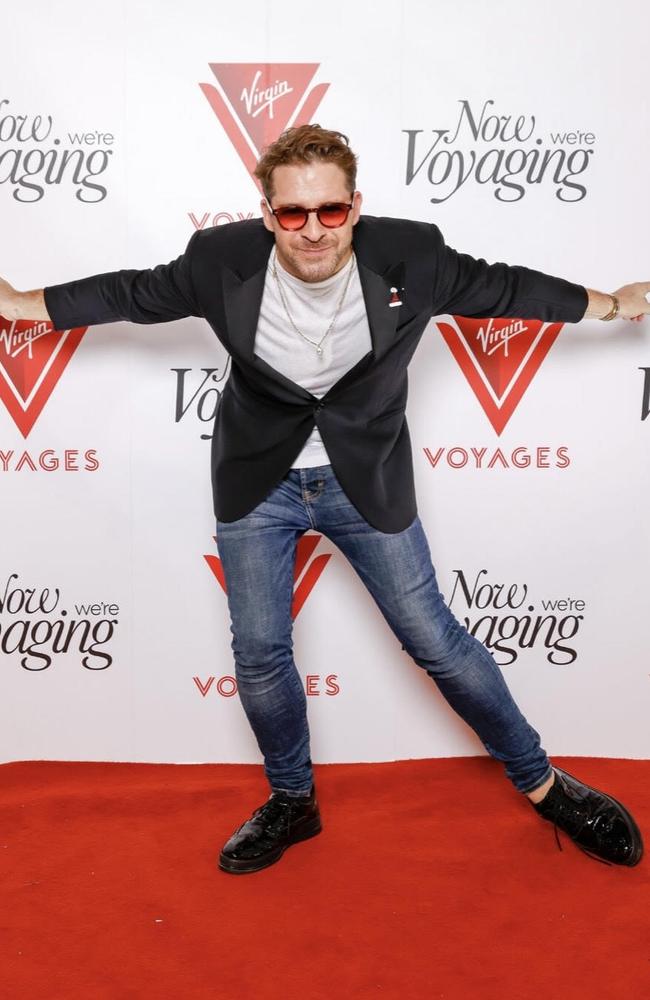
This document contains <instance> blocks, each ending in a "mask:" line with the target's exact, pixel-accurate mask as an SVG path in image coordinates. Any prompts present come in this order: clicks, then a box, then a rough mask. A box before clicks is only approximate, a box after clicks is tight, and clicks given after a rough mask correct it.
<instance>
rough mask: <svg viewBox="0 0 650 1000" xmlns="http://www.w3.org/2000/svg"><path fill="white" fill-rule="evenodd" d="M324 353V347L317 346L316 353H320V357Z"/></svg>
mask: <svg viewBox="0 0 650 1000" xmlns="http://www.w3.org/2000/svg"><path fill="white" fill-rule="evenodd" d="M322 353H323V348H322V347H317V348H316V354H317V355H318V357H320V356H321V354H322Z"/></svg>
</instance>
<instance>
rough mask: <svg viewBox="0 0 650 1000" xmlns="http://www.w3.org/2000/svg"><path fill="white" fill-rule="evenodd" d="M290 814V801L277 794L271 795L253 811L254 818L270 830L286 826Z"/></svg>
mask: <svg viewBox="0 0 650 1000" xmlns="http://www.w3.org/2000/svg"><path fill="white" fill-rule="evenodd" d="M290 815H291V803H290V802H288V801H287V800H286V799H284V798H282V797H280V796H279V795H271V797H270V798H269V799H268V801H266V802H265V803H264V805H263V806H260V807H259V809H256V810H255V812H254V813H253V816H254V818H255V819H257V820H258V821H259V822H261V823H262V825H263V826H264V827H265V828H266V829H267V830H270V831H275V830H278V831H279V830H281V829H282V828H283V827H285V826H288V824H289V817H290Z"/></svg>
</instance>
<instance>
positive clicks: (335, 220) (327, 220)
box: [266, 200, 353, 233]
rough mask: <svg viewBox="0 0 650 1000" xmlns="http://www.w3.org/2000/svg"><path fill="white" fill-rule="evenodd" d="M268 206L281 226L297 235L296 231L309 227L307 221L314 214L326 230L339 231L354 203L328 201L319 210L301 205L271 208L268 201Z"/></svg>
mask: <svg viewBox="0 0 650 1000" xmlns="http://www.w3.org/2000/svg"><path fill="white" fill-rule="evenodd" d="M266 204H267V205H268V206H269V211H270V213H271V215H274V216H275V217H276V219H277V220H278V222H279V224H280V226H281V227H282V228H283V229H288V230H289V231H290V232H294V233H295V232H296V230H298V229H303V228H304V226H306V225H307V219H308V218H309V216H310V215H311V213H312V212H315V213H316V218H317V219H318V221H319V222H320V224H321V226H325V228H326V229H338V228H339V226H342V225H343V224H344V222H346V221H347V217H348V215H349V214H350V209H351V208H352V205H353V202H350V204H349V205H345V204H344V203H343V202H340V201H328V202H326V204H324V205H319V206H318V208H301V207H300V205H289V206H287V207H285V208H271V205H270V203H269V202H268V200H267V202H266Z"/></svg>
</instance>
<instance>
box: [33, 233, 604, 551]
mask: <svg viewBox="0 0 650 1000" xmlns="http://www.w3.org/2000/svg"><path fill="white" fill-rule="evenodd" d="M353 233H354V235H353V245H354V250H355V253H356V256H357V263H358V268H359V275H360V279H361V287H362V289H363V295H364V298H365V303H366V309H367V312H368V322H369V325H370V333H371V338H372V350H371V351H369V352H368V354H366V355H365V357H363V358H362V359H361V360H360V361H359V362H358V363H357V364H356V365H355V366H354V367H353V368H351V369H350V370H349V371H348V372H346V374H345V375H343V377H342V378H340V379H339V381H338V382H337V383H336V384H335V385H334V386H332V388H331V389H330V390H329V391H328V392H327V393H326V394H325V396H324V397H323V398H322V399H320V400H319V399H318V398H317V397H316V396H314V395H313V394H312V393H310V392H308V391H307V390H306V389H303V388H301V387H300V386H299V385H297V384H296V383H295V382H292V381H291V380H290V379H289V378H286V377H285V376H284V375H282V374H281V373H280V372H278V371H276V370H275V369H274V368H272V367H271V366H270V365H268V364H267V363H266V362H265V361H262V359H261V358H258V357H257V356H256V355H255V353H254V350H253V348H254V341H255V331H256V327H257V320H258V316H259V310H260V304H261V300H262V292H263V289H264V279H265V273H266V265H267V261H268V258H269V255H270V252H271V248H272V246H273V242H274V240H273V235H272V234H271V233H269V232H268V230H267V229H265V228H264V225H263V223H262V220H261V219H252V220H248V221H245V222H234V223H231V224H230V225H225V226H217V227H214V228H212V229H204V230H201V231H198V232H196V233H195V234H194V235H193V236H192V238H191V239H190V241H189V243H188V245H187V249H186V251H185V253H184V254H181V256H180V257H177V258H176V260H173V261H171V262H170V263H169V264H159V265H158V266H157V267H154V268H152V269H147V270H142V271H137V270H123V271H113V272H110V273H107V274H99V275H94V276H92V277H88V278H82V279H81V280H78V281H71V282H67V283H65V284H61V285H51V286H50V287H48V288H46V289H45V302H46V305H47V309H48V312H49V314H50V316H51V318H52V322H53V323H54V325H55V327H56V328H57V329H69V328H71V327H76V326H88V325H94V324H98V323H110V322H113V321H115V320H129V321H131V322H134V323H164V322H168V321H170V320H176V319H182V318H183V317H184V316H202V317H204V318H205V319H206V320H207V321H208V323H209V324H210V326H211V327H212V329H213V330H214V332H215V333H216V335H217V337H218V338H219V340H220V341H221V343H222V344H223V346H224V347H225V349H226V350H227V351H228V353H229V354H230V355H231V373H230V376H229V378H228V381H227V383H226V385H225V388H224V390H223V393H222V395H221V398H220V402H219V405H218V408H217V415H216V420H215V427H214V435H213V439H212V484H213V493H214V507H215V513H216V516H217V517H218V518H219V519H220V520H222V521H234V520H236V519H237V518H239V517H243V516H244V515H245V514H247V513H248V512H249V511H251V510H252V509H253V508H254V507H255V506H256V505H257V504H258V503H260V502H261V501H262V500H263V499H264V498H265V497H266V496H267V495H268V494H269V493H270V492H271V490H272V489H273V488H274V487H275V486H276V485H277V483H278V482H279V481H280V480H281V479H282V478H283V476H284V475H286V473H287V471H288V470H289V469H290V467H291V465H292V463H293V462H294V460H295V458H296V456H297V455H298V454H299V452H300V450H301V448H302V446H303V445H304V443H305V442H306V440H307V438H308V437H309V435H310V434H311V431H312V429H313V427H314V423H316V424H317V425H318V429H319V431H320V433H321V435H322V438H323V442H324V444H325V447H326V449H327V453H328V455H329V457H330V461H331V463H332V466H333V469H334V471H335V473H336V475H337V477H338V479H339V481H340V483H341V486H342V487H343V490H344V491H345V493H346V494H347V495H348V497H349V499H350V500H351V501H352V503H353V504H354V505H355V507H356V508H357V509H358V510H359V511H360V513H361V514H362V515H363V516H364V517H365V518H366V520H367V521H369V523H370V524H371V525H373V526H374V527H376V528H379V529H380V530H381V531H385V532H397V531H402V530H403V529H404V528H407V527H408V526H409V525H410V524H411V522H412V521H413V519H414V517H415V515H416V513H417V507H416V500H415V489H414V483H413V466H412V456H411V446H410V440H409V432H408V427H407V423H406V417H405V413H404V410H405V406H406V397H407V391H408V385H407V373H406V368H407V365H408V363H409V361H410V360H411V357H412V356H413V352H414V351H415V349H416V347H417V345H418V342H419V340H420V337H421V336H422V333H423V331H424V329H425V327H426V325H427V323H428V322H429V320H430V319H431V317H432V316H438V315H441V314H456V315H461V316H473V317H489V316H492V317H499V316H510V317H521V318H530V319H540V320H546V321H558V322H567V323H576V322H578V320H580V319H582V317H583V315H584V313H585V310H586V308H587V300H588V296H587V292H586V290H585V289H584V288H583V287H582V286H581V285H575V284H573V283H571V282H569V281H565V280H564V279H562V278H555V277H551V276H550V275H547V274H543V273H542V272H540V271H533V270H531V269H530V268H525V267H512V266H508V265H507V264H501V263H497V264H490V265H488V264H487V263H486V262H485V261H484V260H483V259H478V260H475V259H473V258H472V257H469V256H468V255H467V254H461V253H457V252H456V251H455V250H453V249H452V248H451V247H448V246H446V245H445V243H444V240H443V238H442V235H441V233H440V230H439V229H438V227H437V226H435V225H431V224H429V223H425V222H411V221H407V220H404V219H390V218H375V217H373V216H362V217H361V219H360V220H359V222H358V223H357V225H356V226H355V228H354V231H353ZM391 287H395V288H397V289H398V290H399V298H400V300H401V302H402V305H400V306H393V307H391V306H390V305H389V302H390V298H391V293H390V289H391Z"/></svg>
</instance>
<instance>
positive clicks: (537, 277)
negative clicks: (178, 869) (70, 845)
mask: <svg viewBox="0 0 650 1000" xmlns="http://www.w3.org/2000/svg"><path fill="white" fill-rule="evenodd" d="M256 174H257V177H258V178H259V179H260V181H261V184H262V187H263V190H264V193H265V198H264V200H263V201H262V203H261V207H262V220H259V219H255V220H251V221H246V222H242V223H233V224H231V225H229V226H224V227H219V228H215V229H211V230H204V231H201V232H197V233H195V234H194V236H193V237H192V239H191V240H190V242H189V244H188V247H187V250H186V252H185V253H184V254H183V255H181V256H180V257H178V258H177V259H176V260H175V261H172V262H171V263H170V264H167V265H159V266H158V267H156V268H154V269H152V270H144V271H118V272H112V273H108V274H103V275H95V276H93V277H90V278H85V279H82V280H80V281H72V282H68V283H66V284H62V285H56V286H50V287H48V288H45V289H40V290H36V291H31V292H23V293H19V292H16V291H15V290H14V289H13V288H11V286H9V285H8V284H7V283H6V282H3V283H2V284H0V312H2V313H3V314H4V315H6V316H8V317H11V318H30V319H51V321H52V322H53V323H54V325H55V326H56V327H57V328H60V329H64V328H68V327H73V326H78V325H86V324H95V323H106V322H111V321H114V320H118V319H126V320H131V321H133V322H138V323H158V322H165V321H168V320H173V319H179V318H181V317H184V316H188V315H193V316H203V317H205V318H206V319H207V320H208V322H209V323H210V325H211V326H212V328H213V329H214V331H215V333H216V334H217V336H218V337H219V339H220V341H221V342H222V344H223V345H224V346H225V347H226V349H227V350H228V352H229V353H230V355H231V358H232V367H231V375H230V378H229V381H228V383H227V385H226V387H225V389H224V392H223V394H222V397H221V400H220V405H219V408H218V411H217V416H216V421H215V430H214V436H213V452H212V473H213V489H214V498H215V512H216V516H217V545H218V549H219V555H220V557H221V561H222V564H223V568H224V573H225V579H226V586H227V593H228V604H229V611H230V616H231V621H232V633H233V642H232V648H233V652H234V656H235V665H236V677H237V683H238V689H239V693H240V697H241V700H242V704H243V706H244V710H245V712H246V715H247V717H248V720H249V722H250V724H251V726H252V728H253V731H254V733H255V736H256V738H257V741H258V744H259V747H260V750H261V752H262V755H263V758H264V768H265V773H266V775H267V777H268V779H269V783H270V786H271V795H270V797H269V799H268V800H267V802H265V803H264V804H263V805H262V806H260V807H259V808H257V809H256V810H255V811H254V813H253V815H252V816H251V818H250V819H249V820H247V821H246V822H245V823H243V824H242V826H241V827H239V828H238V829H237V830H236V831H235V833H234V834H233V835H232V837H231V838H230V839H229V840H228V841H227V843H226V844H225V845H224V847H223V850H222V851H221V855H220V859H219V865H220V867H221V868H222V870H224V871H226V872H231V873H233V874H242V873H246V872H253V871H257V870H259V869H261V868H264V867H266V866H268V865H270V864H273V863H274V862H275V861H277V860H278V859H279V858H280V857H281V856H282V854H283V853H284V851H285V850H286V848H287V847H289V846H290V845H292V844H295V843H297V842H298V841H300V840H304V839H306V838H308V837H312V836H314V835H315V834H317V833H318V832H319V831H320V829H321V824H320V815H319V810H318V804H317V801H316V792H315V787H314V782H313V774H312V762H311V758H310V750H309V730H308V726H307V717H306V699H305V694H304V690H303V687H302V683H301V681H300V678H299V675H298V673H297V670H296V667H295V663H294V661H293V655H292V640H291V631H292V622H291V614H290V608H291V598H292V588H293V568H294V560H295V551H296V542H297V539H298V538H299V537H300V536H301V535H302V534H304V533H305V532H306V531H308V530H309V529H316V530H318V531H319V532H322V533H323V534H324V535H326V536H327V537H328V538H330V539H331V540H332V541H333V542H334V543H335V544H336V545H337V546H338V547H339V548H340V549H341V551H342V552H343V553H344V554H345V555H346V557H347V558H348V559H349V560H350V562H351V563H352V565H353V566H354V568H355V569H356V571H357V572H358V573H359V575H360V577H361V579H362V580H363V582H364V584H365V585H366V587H367V588H368V590H369V591H370V593H371V594H372V596H373V598H374V599H375V601H376V602H377V604H378V606H379V608H380V610H381V612H382V614H383V615H384V617H385V618H386V620H387V622H388V623H389V625H390V626H391V628H392V629H393V631H394V633H395V635H396V636H397V638H398V639H399V640H400V642H401V643H402V646H403V648H404V649H405V650H407V651H408V652H409V654H410V655H411V656H412V657H413V659H414V660H415V662H416V663H418V664H419V665H420V666H422V667H423V669H425V670H426V672H427V673H428V674H429V676H430V677H431V678H432V679H433V680H434V681H435V683H436V684H437V686H438V688H439V689H440V691H441V692H442V694H443V695H444V697H445V698H446V699H447V701H448V702H449V704H450V705H451V706H452V707H453V708H454V709H455V711H456V712H458V714H459V715H460V716H461V717H462V718H463V719H464V720H465V721H466V722H467V723H468V724H469V725H470V726H471V727H472V728H473V729H474V731H475V732H476V733H477V734H478V736H479V738H480V739H481V741H482V742H483V744H484V746H485V747H486V749H487V750H488V752H489V753H490V754H491V755H492V756H493V757H495V758H496V759H497V760H500V761H502V762H503V764H504V765H505V769H506V774H507V776H508V777H509V778H510V780H511V781H512V782H513V784H514V785H515V787H516V788H517V789H518V790H519V791H521V792H523V793H524V794H526V795H527V796H528V798H529V799H530V801H531V803H532V804H533V806H534V807H535V808H536V809H537V811H538V812H539V814H540V815H541V816H543V817H544V818H546V819H549V820H551V821H552V822H554V823H555V824H556V826H558V827H560V828H561V829H563V830H565V831H566V832H567V833H568V834H569V836H570V837H572V839H573V840H574V841H575V842H576V844H577V845H578V846H579V847H580V848H581V849H583V850H584V851H586V852H587V853H589V854H590V855H592V856H595V857H596V858H599V859H601V860H605V861H607V862H608V863H614V864H622V865H628V866H631V865H635V864H637V863H638V862H639V861H640V859H641V856H642V853H643V845H642V840H641V835H640V833H639V830H638V828H637V826H636V824H635V822H634V820H633V818H632V817H631V816H630V814H629V813H628V811H627V810H626V809H625V808H624V806H622V805H621V803H619V802H618V801H617V800H616V799H614V798H613V797H611V796H609V795H605V794H604V793H602V792H599V791H597V790H596V789H592V788H589V787H588V786H587V785H585V784H583V783H582V782H580V781H579V780H578V779H577V778H575V777H573V776H571V775H569V774H567V773H566V772H564V771H562V770H560V769H559V768H553V767H552V766H551V764H550V762H549V760H548V758H547V756H546V754H545V752H544V750H543V749H542V747H541V746H540V739H539V735H538V734H537V733H536V732H535V730H534V729H533V728H532V727H531V726H530V725H529V724H528V722H527V721H526V719H525V718H524V717H523V715H522V714H521V712H520V711H519V709H518V707H517V706H516V704H515V702H514V701H513V699H512V696H511V695H510V693H509V691H508V688H507V686H506V684H505V681H504V679H503V676H502V674H501V672H500V670H499V668H498V666H497V665H496V663H495V662H494V660H493V658H492V656H491V655H490V654H489V653H488V651H487V650H486V649H485V648H484V647H483V646H482V645H481V644H480V643H479V642H478V641H477V640H476V639H475V638H474V637H472V636H471V635H470V634H469V633H468V632H467V630H466V629H464V628H463V627H462V626H461V625H460V624H459V623H458V622H457V621H456V620H455V618H454V616H453V615H452V613H451V611H450V610H449V609H448V608H447V607H446V605H445V604H444V602H443V600H442V597H441V595H440V593H439V590H438V587H437V583H436V577H435V572H434V569H433V566H432V564H431V556H430V553H429V549H428V545H427V541H426V538H425V536H424V533H423V530H422V526H421V523H420V520H419V518H418V516H417V510H416V504H415V495H414V488H413V470H412V462H411V451H410V445H409V437H408V429H407V424H406V419H405V416H404V409H405V405H406V396H407V379H406V368H407V365H408V363H409V361H410V359H411V357H412V355H413V352H414V351H415V348H416V346H417V344H418V342H419V339H420V337H421V336H422V333H423V331H424V329H425V327H426V324H427V323H428V321H429V319H430V318H431V316H434V315H440V314H444V313H455V314H459V315H465V316H476V317H486V316H493V317H499V316H514V317H528V318H537V319H541V320H548V321H559V322H574V323H575V322H578V321H579V320H580V319H582V318H583V317H585V316H586V317H592V318H596V317H597V318H600V319H603V320H611V319H613V318H614V317H615V316H619V317H621V318H624V319H634V320H639V319H641V317H642V316H643V315H644V314H646V313H648V312H650V305H649V304H648V302H647V300H646V298H645V295H646V293H647V292H648V291H650V282H648V283H641V282H639V283H635V284H631V285H626V286H625V287H623V288H620V289H618V291H617V292H616V293H615V294H607V293H603V292H598V291H595V290H592V289H585V288H583V287H582V286H581V285H575V284H572V283H571V282H568V281H565V280H563V279H561V278H555V277H552V276H550V275H546V274H543V273H542V272H539V271H532V270H530V269H527V268H523V267H509V266H507V265H505V264H500V263H499V264H492V265H488V264H487V263H486V262H485V261H484V260H482V259H480V260H474V259H472V258H471V257H469V256H467V255H464V254H458V253H456V251H454V250H452V249H451V248H450V247H447V246H445V244H444V241H443V239H442V236H441V234H440V231H439V230H438V228H437V227H436V226H434V225H429V224H427V223H419V222H410V221H406V220H399V219H379V218H374V217H371V216H362V215H361V201H362V199H361V194H360V192H359V191H357V190H356V157H355V155H354V154H353V153H352V151H351V150H350V148H349V145H348V141H347V138H346V137H345V136H343V135H342V134H341V133H339V132H332V131H328V130H325V129H322V128H321V127H320V126H318V125H305V126H301V127H300V128H295V129H289V130H287V131H286V132H285V133H283V135H282V136H280V138H279V139H278V140H277V141H276V142H275V143H274V144H272V145H271V146H270V147H269V148H268V149H267V150H266V151H265V153H264V156H263V157H262V159H261V160H260V162H259V164H258V166H257V169H256Z"/></svg>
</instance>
